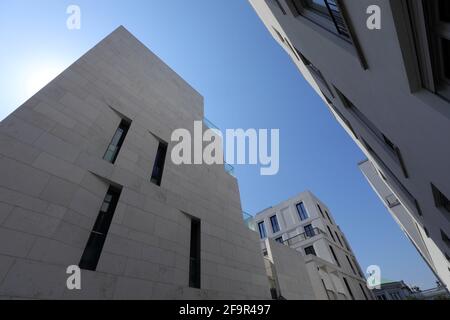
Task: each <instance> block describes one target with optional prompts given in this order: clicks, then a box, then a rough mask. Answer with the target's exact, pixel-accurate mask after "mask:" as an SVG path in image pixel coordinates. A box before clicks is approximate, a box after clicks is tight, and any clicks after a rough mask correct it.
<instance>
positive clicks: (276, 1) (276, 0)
mask: <svg viewBox="0 0 450 320" xmlns="http://www.w3.org/2000/svg"><path fill="white" fill-rule="evenodd" d="M272 1H273V2H275V4H276V5H277V6H278V8H279V9H280V10H281V12H283V14H286V10H284V8H283V6H282V5H281V3H280V1H279V0H272Z"/></svg>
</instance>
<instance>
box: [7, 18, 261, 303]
mask: <svg viewBox="0 0 450 320" xmlns="http://www.w3.org/2000/svg"><path fill="white" fill-rule="evenodd" d="M203 115H204V114H203V98H202V97H201V96H200V95H199V94H198V93H197V92H196V91H195V90H194V89H193V88H192V87H190V86H189V84H187V83H186V82H185V81H184V80H183V79H181V78H180V77H179V76H178V75H177V74H176V73H175V72H174V71H172V70H171V69H170V68H169V67H168V66H167V65H165V64H164V63H163V62H162V61H161V60H160V59H159V58H158V57H156V56H155V55H154V54H153V53H152V52H150V51H149V50H148V49H147V48H146V47H145V46H144V45H143V44H142V43H140V42H139V41H138V40H137V39H136V38H134V37H133V36H132V35H131V34H130V33H129V32H128V31H127V30H125V28H123V27H119V28H118V29H117V30H115V31H114V32H113V33H112V34H111V35H109V36H108V37H107V38H105V39H104V40H103V41H101V42H100V43H98V44H97V45H96V46H95V47H94V48H93V49H91V50H90V51H89V52H87V53H86V54H85V55H84V56H82V57H81V58H80V59H79V60H77V61H76V62H75V63H74V64H72V65H71V66H70V67H69V68H68V69H66V70H65V71H64V72H62V73H61V74H60V75H59V76H58V77H57V78H56V79H54V80H53V81H52V82H50V83H49V84H48V85H47V86H46V87H44V88H43V89H42V90H41V91H39V92H38V93H37V94H36V95H34V96H33V97H32V98H31V99H29V100H28V101H27V102H25V103H24V104H23V105H22V106H20V107H19V108H18V109H17V110H15V111H14V112H13V113H12V114H10V115H9V116H8V117H7V118H6V119H5V120H3V121H2V122H1V123H0V298H1V299H8V298H25V299H81V298H82V299H132V298H133V299H269V298H270V291H269V286H268V282H267V276H266V272H265V268H264V263H263V258H262V256H261V254H260V248H259V240H258V237H257V234H256V233H254V232H250V231H249V230H248V228H247V227H246V226H245V224H244V223H243V222H242V217H241V204H240V197H239V190H238V185H237V181H236V178H234V177H233V176H232V175H230V174H229V173H228V172H226V170H225V169H224V166H223V165H206V164H203V165H175V164H174V163H173V162H172V161H171V150H172V147H173V144H174V143H173V142H171V134H172V132H173V131H174V130H175V129H178V128H185V129H186V130H188V131H189V132H190V133H191V134H193V131H194V128H193V127H194V121H202V120H203ZM72 265H78V266H79V267H80V268H81V290H77V289H75V290H69V287H67V285H66V284H67V283H66V282H67V280H70V281H69V283H71V284H72V285H73V284H76V280H75V278H73V279H69V277H70V276H72V275H76V274H73V273H69V274H68V273H66V271H67V268H68V266H72ZM69 271H70V270H69ZM71 272H73V271H71ZM71 281H73V283H72V282H71Z"/></svg>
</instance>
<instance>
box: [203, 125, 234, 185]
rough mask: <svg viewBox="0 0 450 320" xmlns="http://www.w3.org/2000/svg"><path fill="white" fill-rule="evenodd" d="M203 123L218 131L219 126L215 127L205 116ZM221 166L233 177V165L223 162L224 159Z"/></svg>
mask: <svg viewBox="0 0 450 320" xmlns="http://www.w3.org/2000/svg"><path fill="white" fill-rule="evenodd" d="M203 123H204V124H205V125H206V126H207V127H208V128H210V129H215V130H218V131H220V129H219V127H217V126H216V125H215V124H214V123H212V122H211V121H209V120H208V119H207V118H203ZM223 167H224V169H225V172H226V173H228V174H230V175H232V176H233V177H234V176H235V175H234V167H233V166H232V165H231V164H228V163H226V162H225V160H224V161H223Z"/></svg>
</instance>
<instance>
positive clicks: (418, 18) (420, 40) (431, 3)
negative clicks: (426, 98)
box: [404, 0, 450, 102]
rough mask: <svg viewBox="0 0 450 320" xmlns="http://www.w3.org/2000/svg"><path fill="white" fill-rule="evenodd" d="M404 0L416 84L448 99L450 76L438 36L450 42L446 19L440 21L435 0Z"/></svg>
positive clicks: (436, 0)
mask: <svg viewBox="0 0 450 320" xmlns="http://www.w3.org/2000/svg"><path fill="white" fill-rule="evenodd" d="M404 2H405V7H406V8H407V11H408V12H407V14H408V16H409V20H410V22H411V33H412V35H411V36H412V39H414V44H413V48H414V49H415V51H416V55H417V60H418V64H417V68H418V72H419V77H420V85H421V87H422V88H424V89H427V90H429V91H431V92H432V93H433V94H436V95H438V96H439V97H441V98H442V99H443V100H446V101H447V102H450V78H449V76H448V75H446V74H445V71H444V68H445V67H446V64H445V60H444V52H443V47H442V39H447V41H450V22H449V21H443V20H441V17H440V13H439V5H440V2H439V0H427V1H412V0H404ZM447 67H449V66H447Z"/></svg>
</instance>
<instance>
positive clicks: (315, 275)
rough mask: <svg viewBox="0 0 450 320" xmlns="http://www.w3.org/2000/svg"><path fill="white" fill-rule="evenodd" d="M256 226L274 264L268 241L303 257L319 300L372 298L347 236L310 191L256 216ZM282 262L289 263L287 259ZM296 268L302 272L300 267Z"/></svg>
mask: <svg viewBox="0 0 450 320" xmlns="http://www.w3.org/2000/svg"><path fill="white" fill-rule="evenodd" d="M254 225H255V226H256V228H257V230H258V232H259V235H260V238H261V240H262V241H261V245H262V250H263V252H264V255H265V256H269V260H271V261H272V262H273V260H276V258H274V259H272V257H271V251H273V244H272V245H270V243H269V242H267V241H266V239H272V240H274V241H275V242H278V243H279V244H281V245H284V246H286V247H289V248H290V249H292V250H291V251H293V250H295V251H296V255H297V256H298V255H301V256H302V257H303V258H302V260H304V264H305V265H306V270H307V274H308V277H309V280H310V282H311V283H312V288H313V292H314V295H315V297H316V299H330V300H336V299H340V300H345V299H348V300H350V299H358V300H364V299H372V298H373V296H372V294H371V292H370V290H369V289H368V288H367V285H366V279H365V278H364V273H363V271H362V270H361V267H360V265H359V263H358V261H357V259H356V257H355V255H354V253H353V251H352V248H351V247H350V245H349V243H348V241H347V239H346V238H345V235H344V234H343V232H342V231H341V230H340V228H339V226H338V225H337V223H336V221H335V220H334V218H333V216H332V214H331V212H330V210H329V209H328V207H327V206H326V205H325V204H324V203H323V202H322V201H320V200H319V199H318V198H317V197H316V196H314V194H312V193H311V192H309V191H306V192H303V193H300V194H299V195H297V196H295V197H292V198H290V199H288V200H286V201H283V202H281V203H280V204H278V205H276V206H273V207H270V208H267V209H265V210H263V211H261V212H259V213H258V214H256V215H255V217H254ZM291 260H293V259H292V258H291ZM283 263H284V264H289V262H287V261H286V259H285V260H284V262H283ZM275 269H277V270H278V269H279V268H277V267H276V268H275ZM296 269H297V270H299V272H300V268H299V267H296ZM274 274H276V272H274ZM273 278H275V276H274V277H273ZM281 295H283V290H281Z"/></svg>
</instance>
